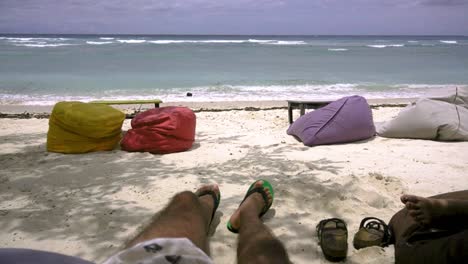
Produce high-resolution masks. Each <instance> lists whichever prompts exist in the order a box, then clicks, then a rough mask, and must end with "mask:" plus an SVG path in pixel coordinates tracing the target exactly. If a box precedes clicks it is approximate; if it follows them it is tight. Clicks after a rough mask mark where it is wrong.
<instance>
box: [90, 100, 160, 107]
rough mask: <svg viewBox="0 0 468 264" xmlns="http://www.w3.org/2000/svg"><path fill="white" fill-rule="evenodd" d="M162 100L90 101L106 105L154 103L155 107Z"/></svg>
mask: <svg viewBox="0 0 468 264" xmlns="http://www.w3.org/2000/svg"><path fill="white" fill-rule="evenodd" d="M162 102H163V101H161V100H159V99H149V100H102V101H101V100H99V101H91V102H89V103H91V104H106V105H124V104H154V107H155V108H159V104H161V103H162Z"/></svg>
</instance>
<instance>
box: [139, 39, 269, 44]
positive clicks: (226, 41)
mask: <svg viewBox="0 0 468 264" xmlns="http://www.w3.org/2000/svg"><path fill="white" fill-rule="evenodd" d="M273 41H275V40H258V39H249V40H231V39H209V40H170V39H168V40H152V41H148V42H150V43H154V44H180V43H207V44H230V43H232V44H242V43H270V42H273Z"/></svg>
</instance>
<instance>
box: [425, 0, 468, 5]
mask: <svg viewBox="0 0 468 264" xmlns="http://www.w3.org/2000/svg"><path fill="white" fill-rule="evenodd" d="M419 3H420V4H421V5H432V6H457V5H468V0H423V1H420V2H419Z"/></svg>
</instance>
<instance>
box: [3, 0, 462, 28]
mask: <svg viewBox="0 0 468 264" xmlns="http://www.w3.org/2000/svg"><path fill="white" fill-rule="evenodd" d="M467 2H468V0H445V1H444V0H347V1H343V0H159V1H154V0H132V1H128V0H100V1H98V0H79V1H78V0H21V1H20V0H0V32H32V33H34V32H37V33H40V32H47V33H148V34H162V33H174V34H184V33H192V34H193V33H198V34H213V33H216V34H468V28H467V27H466V26H464V25H467V24H468V18H467V16H466V14H467V13H468V5H466V4H467ZM421 21H422V22H421ZM423 22H424V23H423Z"/></svg>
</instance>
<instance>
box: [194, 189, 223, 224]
mask: <svg viewBox="0 0 468 264" xmlns="http://www.w3.org/2000/svg"><path fill="white" fill-rule="evenodd" d="M209 191H211V192H214V193H215V194H216V197H217V198H218V200H219V198H220V191H219V186H218V185H217V184H207V185H203V186H201V187H200V188H198V190H196V191H195V195H197V196H198V197H199V198H198V199H199V200H200V203H201V204H202V206H203V211H204V215H205V218H206V219H207V220H209V221H208V225H209V224H210V223H211V220H212V217H213V215H214V213H215V210H216V208H215V200H214V199H213V196H211V195H210V194H209V193H206V192H209ZM204 193H205V194H204Z"/></svg>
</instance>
